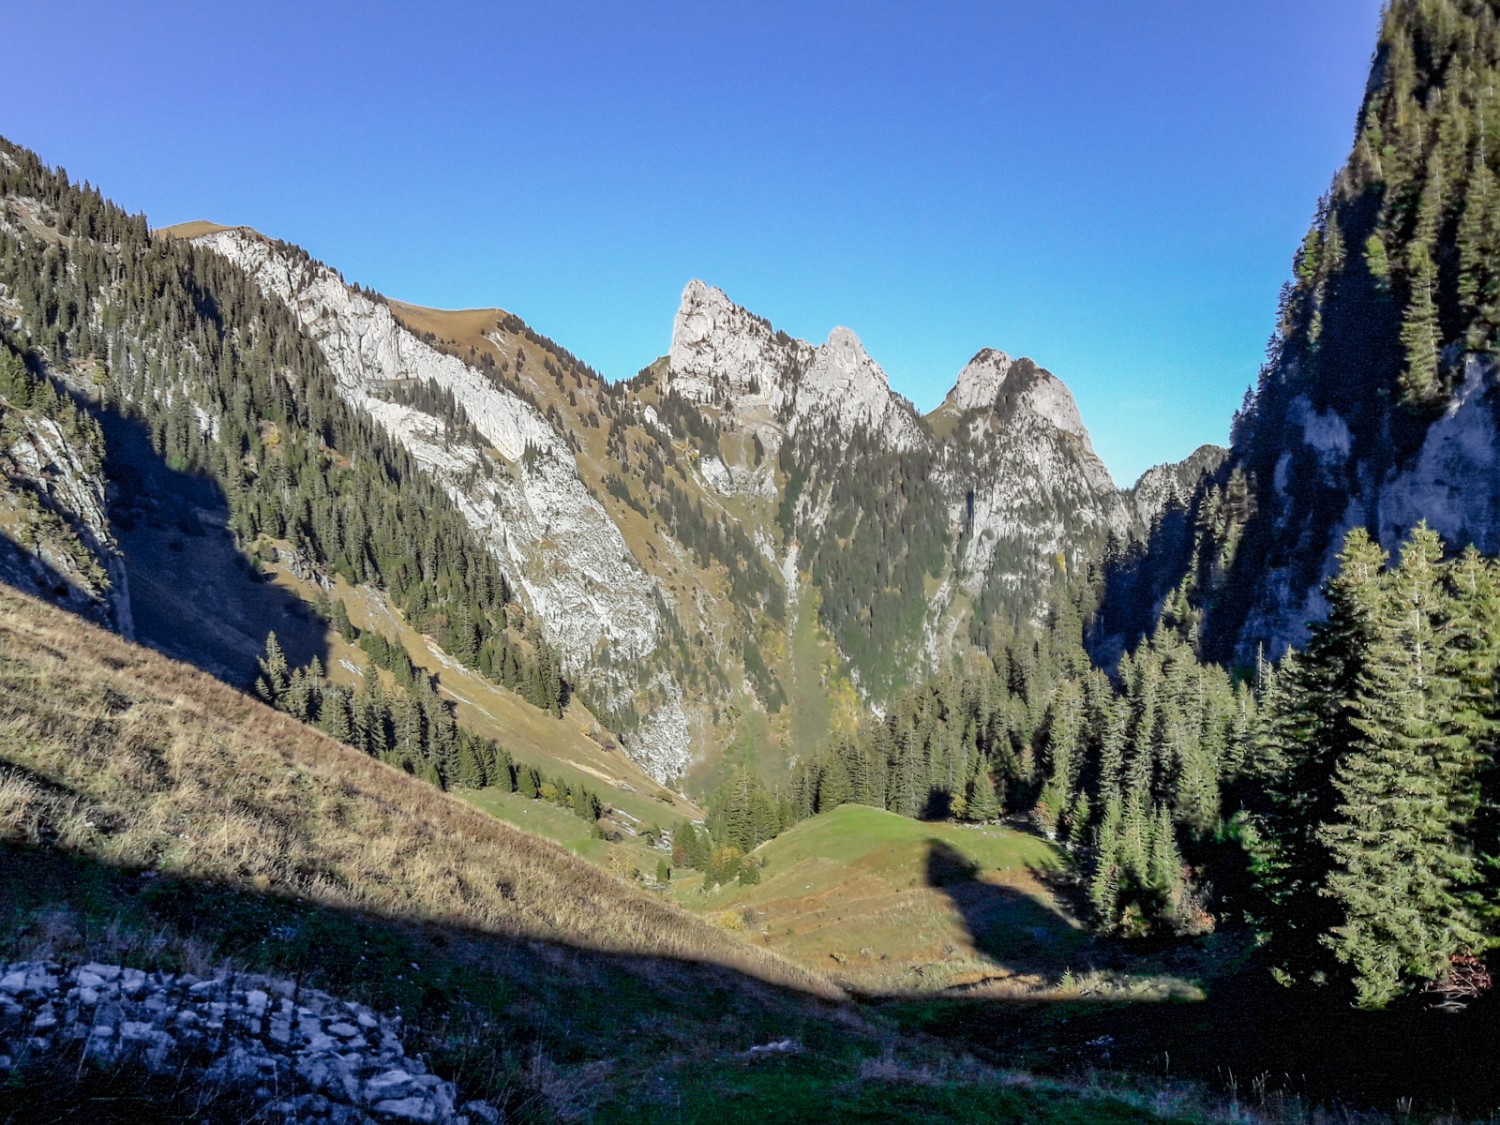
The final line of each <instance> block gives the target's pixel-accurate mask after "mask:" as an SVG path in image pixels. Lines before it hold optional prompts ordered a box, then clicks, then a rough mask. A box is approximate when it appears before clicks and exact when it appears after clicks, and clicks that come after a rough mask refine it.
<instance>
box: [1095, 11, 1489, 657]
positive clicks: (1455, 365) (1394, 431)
mask: <svg viewBox="0 0 1500 1125" xmlns="http://www.w3.org/2000/svg"><path fill="white" fill-rule="evenodd" d="M1497 80H1500V6H1497V5H1496V4H1495V3H1494V2H1493V0H1397V2H1395V3H1393V4H1391V5H1390V6H1389V8H1388V10H1387V12H1386V14H1385V16H1384V19H1383V22H1382V26H1381V32H1380V38H1379V42H1378V45H1377V47H1376V51H1375V55H1374V59H1373V61H1372V66H1371V72H1370V80H1369V84H1368V88H1367V90H1366V92H1365V96H1364V99H1363V102H1362V105H1361V106H1360V109H1359V113H1358V118H1357V125H1356V129H1355V137H1354V144H1353V150H1352V152H1351V154H1350V157H1349V160H1348V162H1347V163H1346V165H1345V166H1344V167H1343V168H1342V169H1341V170H1340V171H1339V173H1338V174H1337V175H1336V176H1335V177H1334V180H1333V184H1332V186H1331V188H1330V189H1329V192H1328V194H1327V195H1326V196H1324V197H1323V199H1321V200H1320V201H1319V202H1318V205H1317V211H1316V216H1315V218H1314V221H1313V224H1312V227H1311V229H1309V231H1308V233H1307V236H1306V237H1305V238H1304V240H1303V242H1302V245H1301V246H1300V247H1298V249H1297V251H1296V254H1295V255H1294V257H1293V262H1292V279H1291V280H1290V281H1289V282H1288V283H1287V284H1286V285H1285V286H1284V287H1283V290H1282V295H1281V300H1280V304H1279V307H1278V309H1277V313H1276V325H1275V332H1274V335H1273V337H1272V340H1271V344H1270V347H1269V352H1268V356H1267V360H1266V363H1265V366H1264V367H1263V368H1262V370H1261V373H1260V377H1259V380H1258V382H1257V385H1256V386H1255V388H1254V391H1253V393H1252V394H1249V395H1247V398H1246V402H1245V405H1244V407H1243V408H1242V410H1241V411H1240V412H1239V413H1238V414H1237V415H1236V417H1235V420H1234V424H1233V427H1232V434H1231V436H1232V443H1233V450H1232V454H1231V457H1230V462H1229V466H1228V468H1227V470H1226V475H1225V476H1223V477H1222V478H1221V479H1220V480H1219V481H1218V482H1217V483H1216V484H1212V485H1210V486H1209V492H1208V493H1207V494H1206V495H1205V497H1204V498H1202V499H1200V500H1199V501H1198V502H1197V503H1198V504H1199V505H1200V506H1202V505H1203V504H1205V503H1207V502H1210V501H1213V500H1214V499H1215V498H1217V504H1216V505H1215V507H1214V510H1213V511H1212V512H1211V513H1208V514H1207V515H1205V514H1204V513H1202V512H1200V513H1198V514H1197V515H1196V518H1195V521H1194V526H1193V528H1192V540H1193V541H1192V545H1191V548H1190V549H1185V547H1184V543H1183V541H1182V539H1181V537H1180V536H1176V535H1168V536H1166V537H1164V541H1163V542H1161V543H1158V544H1156V545H1155V546H1154V549H1153V550H1152V551H1151V552H1150V553H1149V554H1148V556H1147V557H1146V559H1145V560H1144V561H1143V562H1142V563H1141V564H1140V565H1139V566H1136V567H1133V568H1127V569H1128V570H1134V571H1144V572H1145V573H1146V574H1148V575H1150V576H1152V577H1151V578H1150V581H1151V582H1152V583H1153V584H1154V585H1155V586H1156V588H1157V589H1159V590H1168V589H1171V588H1172V587H1174V586H1177V585H1178V584H1179V583H1181V590H1182V593H1183V594H1184V595H1186V597H1187V598H1188V600H1189V601H1190V602H1191V604H1192V606H1193V608H1194V609H1195V610H1196V612H1197V614H1198V615H1200V616H1201V622H1200V624H1201V639H1202V645H1203V651H1204V655H1205V656H1207V657H1209V658H1212V659H1216V660H1238V661H1241V662H1246V663H1248V662H1249V661H1251V660H1253V659H1254V656H1255V653H1256V650H1257V648H1258V647H1259V646H1262V645H1263V646H1264V647H1265V650H1266V652H1267V654H1268V655H1270V656H1276V655H1278V654H1279V653H1280V651H1281V650H1282V649H1283V648H1284V647H1285V646H1287V645H1288V644H1294V645H1297V644H1301V643H1302V642H1303V641H1304V640H1305V638H1306V623H1307V622H1308V621H1309V620H1315V619H1317V618H1319V617H1321V616H1322V615H1323V613H1324V612H1325V611H1326V607H1325V606H1324V604H1323V602H1322V600H1321V598H1320V596H1319V595H1318V593H1317V590H1318V586H1319V585H1320V583H1321V582H1322V581H1323V580H1324V579H1325V578H1327V577H1328V576H1329V575H1330V574H1331V573H1332V569H1333V564H1334V555H1335V553H1336V552H1337V550H1338V547H1339V544H1340V543H1341V542H1342V540H1343V536H1344V534H1345V532H1346V531H1347V530H1348V529H1350V528H1352V527H1357V526H1362V527H1368V528H1370V530H1371V531H1372V533H1373V534H1374V535H1375V536H1376V538H1377V539H1378V541H1379V542H1380V543H1381V544H1382V546H1384V547H1385V548H1386V549H1387V550H1388V551H1389V550H1393V549H1394V547H1395V546H1396V544H1397V543H1399V542H1400V540H1401V539H1402V538H1403V536H1404V535H1405V534H1406V533H1407V532H1408V531H1410V529H1411V528H1412V527H1414V526H1415V525H1416V524H1417V523H1418V522H1419V521H1420V520H1422V519H1426V520H1428V521H1429V523H1430V524H1431V525H1432V526H1433V527H1434V528H1435V529H1436V530H1437V531H1439V532H1440V533H1441V534H1442V535H1443V537H1444V538H1445V539H1446V540H1447V541H1448V542H1449V543H1450V544H1452V545H1454V546H1455V547H1461V546H1463V545H1465V544H1467V543H1470V542H1472V543H1475V544H1477V545H1478V546H1479V547H1480V548H1481V549H1482V550H1484V551H1487V552H1492V553H1493V552H1496V551H1500V432H1497V422H1496V419H1497V410H1500V397H1497V394H1496V390H1495V388H1496V381H1497V375H1496V364H1495V354H1496V348H1497V344H1500V341H1497V331H1500V264H1497V263H1500V189H1497V180H1496V177H1497V174H1500V94H1497V89H1500V82H1497ZM1127 586H1128V584H1127ZM1126 593H1127V595H1128V589H1127V591H1126ZM1121 600H1128V599H1121ZM1107 604H1109V599H1107ZM1117 616H1118V614H1117ZM1151 624H1152V623H1151V622H1146V621H1141V620H1139V619H1137V620H1134V621H1132V622H1131V623H1130V627H1131V629H1132V630H1135V631H1136V632H1135V635H1139V631H1140V630H1143V629H1145V628H1149V627H1150V625H1151Z"/></svg>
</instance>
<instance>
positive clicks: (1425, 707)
mask: <svg viewBox="0 0 1500 1125" xmlns="http://www.w3.org/2000/svg"><path fill="white" fill-rule="evenodd" d="M1441 559H1442V543H1441V542H1440V541H1439V539H1438V537H1437V535H1436V534H1435V533H1433V532H1432V531H1431V530H1429V529H1428V528H1427V527H1426V526H1425V525H1423V526H1422V527H1419V528H1418V529H1417V530H1416V531H1415V532H1414V533H1413V535H1412V537H1411V539H1410V540H1409V541H1408V543H1407V544H1406V546H1405V547H1404V549H1403V550H1402V554H1401V562H1400V565H1399V566H1398V567H1397V568H1396V569H1395V571H1394V572H1393V574H1392V575H1391V581H1390V583H1389V586H1390V595H1389V598H1388V601H1387V604H1386V606H1385V612H1384V613H1383V614H1382V615H1381V617H1380V620H1379V621H1378V625H1377V631H1376V633H1375V635H1374V637H1373V639H1372V642H1373V643H1372V644H1371V648H1370V653H1369V657H1368V659H1367V661H1366V662H1365V667H1364V669H1363V671H1362V674H1361V677H1360V682H1359V693H1358V696H1357V700H1356V707H1357V709H1358V714H1357V717H1356V718H1355V720H1354V725H1355V727H1356V728H1357V729H1358V731H1359V738H1358V740H1357V742H1356V744H1355V746H1354V748H1353V752H1352V753H1351V754H1349V755H1348V756H1347V757H1346V758H1345V759H1344V760H1343V761H1341V762H1340V764H1339V768H1338V773H1337V777H1336V780H1335V787H1336V789H1337V790H1338V794H1339V797H1340V803H1339V806H1338V809H1337V815H1336V817H1335V818H1334V819H1333V820H1331V821H1330V822H1329V823H1327V824H1325V825H1324V826H1323V827H1322V829H1321V831H1320V833H1319V837H1320V839H1321V840H1322V841H1323V842H1324V843H1325V844H1327V846H1328V847H1329V850H1330V852H1331V858H1332V860H1333V870H1332V871H1331V873H1330V874H1329V877H1328V883H1327V889H1326V893H1327V894H1328V895H1329V897H1331V898H1332V899H1333V900H1334V901H1335V902H1336V903H1337V904H1338V907H1339V910H1340V915H1341V917H1340V922H1339V924H1338V925H1336V926H1334V927H1333V929H1332V931H1331V932H1330V933H1329V934H1327V935H1326V936H1325V938H1324V940H1325V942H1326V943H1327V944H1328V946H1329V947H1330V948H1331V949H1332V950H1333V951H1334V954H1335V955H1336V956H1337V957H1338V959H1339V961H1340V962H1342V963H1343V964H1344V965H1346V966H1347V967H1348V968H1349V969H1350V971H1351V972H1352V974H1353V984H1354V989H1355V995H1356V998H1357V1000H1358V1002H1359V1004H1360V1005H1361V1006H1363V1007H1381V1006H1383V1005H1384V1004H1386V1003H1387V1002H1389V1001H1390V1000H1391V999H1392V998H1393V997H1394V996H1396V995H1397V994H1398V993H1399V992H1400V991H1401V989H1402V987H1403V983H1404V980H1405V979H1406V978H1409V977H1415V978H1418V979H1421V978H1426V979H1432V978H1435V977H1437V976H1439V975H1440V974H1441V973H1443V972H1444V971H1445V970H1446V969H1447V968H1448V966H1449V964H1450V959H1451V958H1452V956H1453V955H1455V954H1457V953H1459V952H1460V951H1462V950H1463V949H1466V948H1473V947H1474V946H1476V945H1477V944H1478V942H1479V940H1480V934H1479V931H1478V930H1477V928H1476V925H1475V919H1474V917H1473V915H1472V913H1471V911H1470V909H1469V907H1468V903H1467V901H1466V899H1467V895H1466V892H1467V890H1468V888H1469V887H1471V886H1472V884H1473V883H1474V882H1475V877H1476V869H1475V865H1474V862H1473V858H1472V856H1470V855H1469V854H1468V853H1467V850H1466V848H1465V847H1464V845H1463V840H1464V835H1465V832H1466V830H1467V827H1468V824H1467V821H1468V819H1469V817H1470V815H1471V811H1470V808H1469V803H1468V801H1467V799H1464V798H1460V799H1458V800H1455V797H1456V796H1457V794H1459V793H1460V792H1464V793H1466V792H1467V791H1468V790H1469V789H1470V787H1471V784H1472V783H1471V781H1470V776H1471V772H1472V763H1471V762H1470V761H1468V760H1467V759H1468V755H1467V753H1466V752H1465V750H1464V749H1463V739H1462V738H1461V737H1459V736H1457V735H1456V734H1455V733H1454V732H1453V719H1454V713H1453V707H1454V701H1455V696H1456V695H1457V692H1458V685H1457V683H1456V681H1455V677H1454V675H1453V672H1452V661H1451V660H1450V659H1449V654H1448V652H1447V648H1448V645H1449V644H1450V643H1451V634H1450V633H1448V631H1447V628H1446V626H1447V621H1446V616H1447V612H1448V607H1447V605H1446V604H1445V601H1446V599H1445V595H1444V592H1443V589H1442V584H1441V577H1440V573H1439V564H1440V562H1441Z"/></svg>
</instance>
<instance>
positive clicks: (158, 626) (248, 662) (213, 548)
mask: <svg viewBox="0 0 1500 1125" xmlns="http://www.w3.org/2000/svg"><path fill="white" fill-rule="evenodd" d="M76 401H77V402H78V404H79V406H80V407H81V408H83V409H86V410H87V411H88V412H89V413H90V414H91V415H92V416H93V417H94V418H95V419H96V420H97V421H98V422H99V425H100V427H101V428H102V429H103V431H104V448H105V456H104V474H105V477H106V478H107V479H108V482H109V488H108V499H109V502H108V517H109V521H110V529H111V531H112V533H113V534H114V535H115V538H116V540H117V541H118V542H119V545H120V554H121V557H122V559H123V561H124V565H125V574H126V578H127V580H128V583H129V586H130V609H131V616H132V617H133V618H134V621H135V633H136V640H137V641H138V642H140V643H142V644H146V645H149V646H150V647H152V648H154V649H156V650H157V651H158V652H161V653H164V654H166V655H167V656H171V657H173V658H174V659H177V660H181V661H184V662H185V663H188V664H192V665H195V666H196V667H198V668H201V669H202V670H203V671H205V672H207V673H209V674H210V675H212V676H215V677H216V678H218V679H221V680H224V681H225V682H227V683H230V684H234V685H235V686H236V687H241V688H248V687H251V686H253V684H254V682H255V678H256V676H257V675H258V674H259V667H258V665H257V663H256V661H257V659H258V658H259V657H260V655H261V654H262V653H263V652H264V650H265V640H266V634H267V633H268V632H272V631H274V632H275V633H276V636H277V639H278V640H279V641H280V642H281V647H282V649H283V650H284V651H285V652H286V654H287V659H288V661H289V662H290V663H291V664H292V665H293V666H297V665H302V664H306V663H307V662H308V661H310V660H311V659H312V658H313V657H314V656H316V657H317V658H318V660H319V661H321V662H322V663H323V664H324V665H325V666H326V664H327V663H328V642H327V628H326V627H325V626H324V624H323V623H322V622H321V621H319V620H318V619H317V617H316V616H315V615H314V614H313V612H312V609H311V607H310V606H309V605H308V604H307V603H306V602H304V601H303V600H302V599H301V598H299V597H297V596H296V595H295V594H292V593H289V592H288V591H286V590H285V589H283V588H281V587H280V586H277V585H276V584H275V583H273V582H268V581H264V580H263V579H262V578H261V576H260V575H259V574H258V573H257V572H256V570H255V567H254V563H253V562H252V560H251V559H250V558H249V557H248V556H247V555H246V554H245V553H244V552H243V551H242V550H241V549H240V545H239V543H238V542H237V539H236V536H235V534H234V533H233V532H232V531H231V530H230V527H229V517H230V511H229V502H228V499H227V498H226V496H225V494H224V490H223V488H222V487H221V486H220V485H219V482H218V481H217V480H215V479H214V478H213V477H211V476H208V475H206V474H201V473H194V472H188V471H184V470H180V469H174V468H173V467H171V466H170V465H169V464H168V463H167V461H166V459H165V458H164V457H163V456H162V455H161V454H160V453H158V452H157V451H156V449H155V447H154V446H153V445H152V443H151V434H150V431H149V429H148V428H147V426H146V425H145V423H143V422H142V421H140V420H139V419H136V418H132V417H129V416H127V415H125V414H122V413H120V412H119V411H116V410H112V409H110V408H108V407H105V406H103V405H101V404H100V403H97V402H91V401H89V400H87V399H77V400H76Z"/></svg>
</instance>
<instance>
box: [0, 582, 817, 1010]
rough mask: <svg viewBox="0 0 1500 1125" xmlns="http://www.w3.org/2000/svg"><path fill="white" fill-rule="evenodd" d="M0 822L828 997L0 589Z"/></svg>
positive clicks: (385, 911) (698, 925) (286, 887)
mask: <svg viewBox="0 0 1500 1125" xmlns="http://www.w3.org/2000/svg"><path fill="white" fill-rule="evenodd" d="M0 836H3V837H8V838H10V839H12V840H16V839H17V838H21V839H24V840H29V841H33V842H39V841H43V840H47V841H49V842H51V843H52V844H54V846H57V847H60V848H62V849H64V850H67V851H70V852H74V853H78V854H84V855H88V856H90V857H93V858H95V859H97V860H100V861H102V862H105V863H108V864H111V865H114V866H119V867H125V868H154V869H157V870H159V871H162V872H169V873H171V874H174V875H177V876H182V877H188V878H200V879H204V880H212V881H215V882H227V883H233V884H241V885H243V886H245V887H246V888H250V889H253V890H256V891H259V892H267V891H269V892H272V893H276V894H280V895H283V896H290V897H294V898H302V899H308V900H312V901H315V902H317V903H319V904H323V905H327V906H332V907H335V908H343V909H350V910H355V911H359V912H363V913H369V914H375V915H380V916H385V917H390V918H396V919H405V920H420V921H424V922H437V923H442V924H446V925H449V926H455V927H461V928H463V929H466V930H472V931H479V932H482V933H493V934H499V935H506V936H510V937H525V938H541V939H548V940H553V941H559V942H566V943H567V944H568V945H571V946H574V947H582V948H585V949H591V950H597V951H601V952H609V953H629V954H649V955H652V956H657V957H668V958H673V959H677V960H687V961H705V962H712V963H714V964H718V965H724V966H729V967H732V968H734V969H737V970H739V971H741V972H743V973H747V974H749V975H751V976H754V977H756V978H759V979H761V980H764V981H768V982H773V983H777V984H783V985H789V986H792V987H796V988H798V989H802V990H805V991H808V992H811V993H813V994H816V995H820V996H825V997H833V996H835V995H836V990H835V989H834V987H833V986H832V985H831V984H829V983H828V982H826V981H825V980H824V979H822V978H821V977H819V976H817V975H816V974H814V973H811V972H808V971H806V970H803V969H800V968H797V967H795V966H793V965H791V964H790V963H788V962H785V961H783V960H781V959H779V958H777V957H775V956H774V955H769V954H767V953H764V952H762V951H760V950H756V949H754V948H752V947H750V946H748V945H746V944H744V943H741V942H739V941H738V940H736V939H735V938H734V937H733V936H732V935H729V934H726V933H724V932H723V931H722V930H719V929H718V928H716V927H714V926H711V925H709V924H707V923H705V922H703V921H702V920H700V919H698V918H696V917H694V916H692V915H691V914H689V913H687V912H686V911H683V910H680V909H677V908H676V907H674V906H672V905H670V904H668V903H664V902H662V901H660V900H659V899H657V898H654V897H652V896H651V895H649V894H647V893H645V892H643V891H639V890H637V889H635V888H633V887H630V886H628V885H626V884H624V883H621V882H619V881H617V880H615V879H613V878H611V877H610V876H609V875H607V874H605V873H603V872H601V871H599V870H598V869H597V868H595V867H593V866H591V865H590V864H588V863H585V862H583V861H582V860H579V859H577V858H576V857H574V856H572V855H570V854H568V853H567V852H566V851H564V850H563V849H562V848H559V847H557V846H555V845H553V844H550V843H548V842H546V841H543V840H539V839H537V838H535V837H532V836H528V835H526V834H525V833H523V832H520V831H517V830H515V829H512V828H509V827H507V826H505V825H502V824H500V823H498V822H496V821H495V820H494V819H492V818H490V817H488V816H486V815H484V814H483V813H481V812H478V811H476V810H475V809H473V808H471V807H469V806H468V805H466V804H464V803H462V802H460V801H458V800H456V799H453V798H450V797H449V796H447V795H446V794H443V793H441V792H439V791H438V790H436V789H433V788H431V787H430V786H427V785H424V784H422V783H420V782H418V781H415V780H414V779H412V778H409V777H407V776H406V775H405V774H403V773H401V772H400V771H398V770H395V769H392V768H390V767H388V766H385V765H382V764H380V763H379V762H376V761H374V760H372V759H371V758H369V757H367V756H366V755H364V754H361V753H359V752H358V751H355V750H352V749H350V748H348V747H346V746H343V745H342V744H340V743H337V742H334V741H332V740H330V739H328V738H325V737H323V736H322V735H320V734H318V733H316V732H315V731H312V730H310V729H308V728H307V727H304V726H302V725H301V724H299V723H297V722H295V721H293V720H291V719H290V718H288V717H287V716H284V715H281V714H278V713H277V712H275V711H272V710H270V709H269V708H267V707H265V706H263V705H261V704H260V703H258V702H257V701H255V700H252V699H250V698H248V697H246V696H244V695H241V694H240V693H239V692H237V691H235V690H233V689H232V688H229V687H226V686H225V685H223V684H221V683H219V682H218V681H216V680H214V679H212V678H210V677H209V676H207V675H205V674H203V673H201V672H198V671H197V670H195V669H193V668H191V667H189V666H187V665H183V664H178V663H175V662H173V661H170V660H167V659H165V658H164V657H161V656H158V655H156V654H155V653H152V652H149V651H147V650H145V649H141V648H137V647H135V646H133V645H130V644H127V643H126V642H124V641H122V640H120V639H119V638H117V637H115V636H114V635H112V634H109V633H105V632H102V631H100V630H98V629H95V628H92V627H90V626H88V625H86V624H84V623H82V622H80V621H79V620H77V619H76V618H73V617H71V616H68V615H66V614H63V613H61V612H59V611H57V610H53V609H51V608H49V607H45V606H43V605H41V604H40V603H38V602H35V601H32V600H30V599H28V598H26V597H24V596H22V595H20V594H17V593H15V592H14V591H12V590H10V589H8V588H0Z"/></svg>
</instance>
